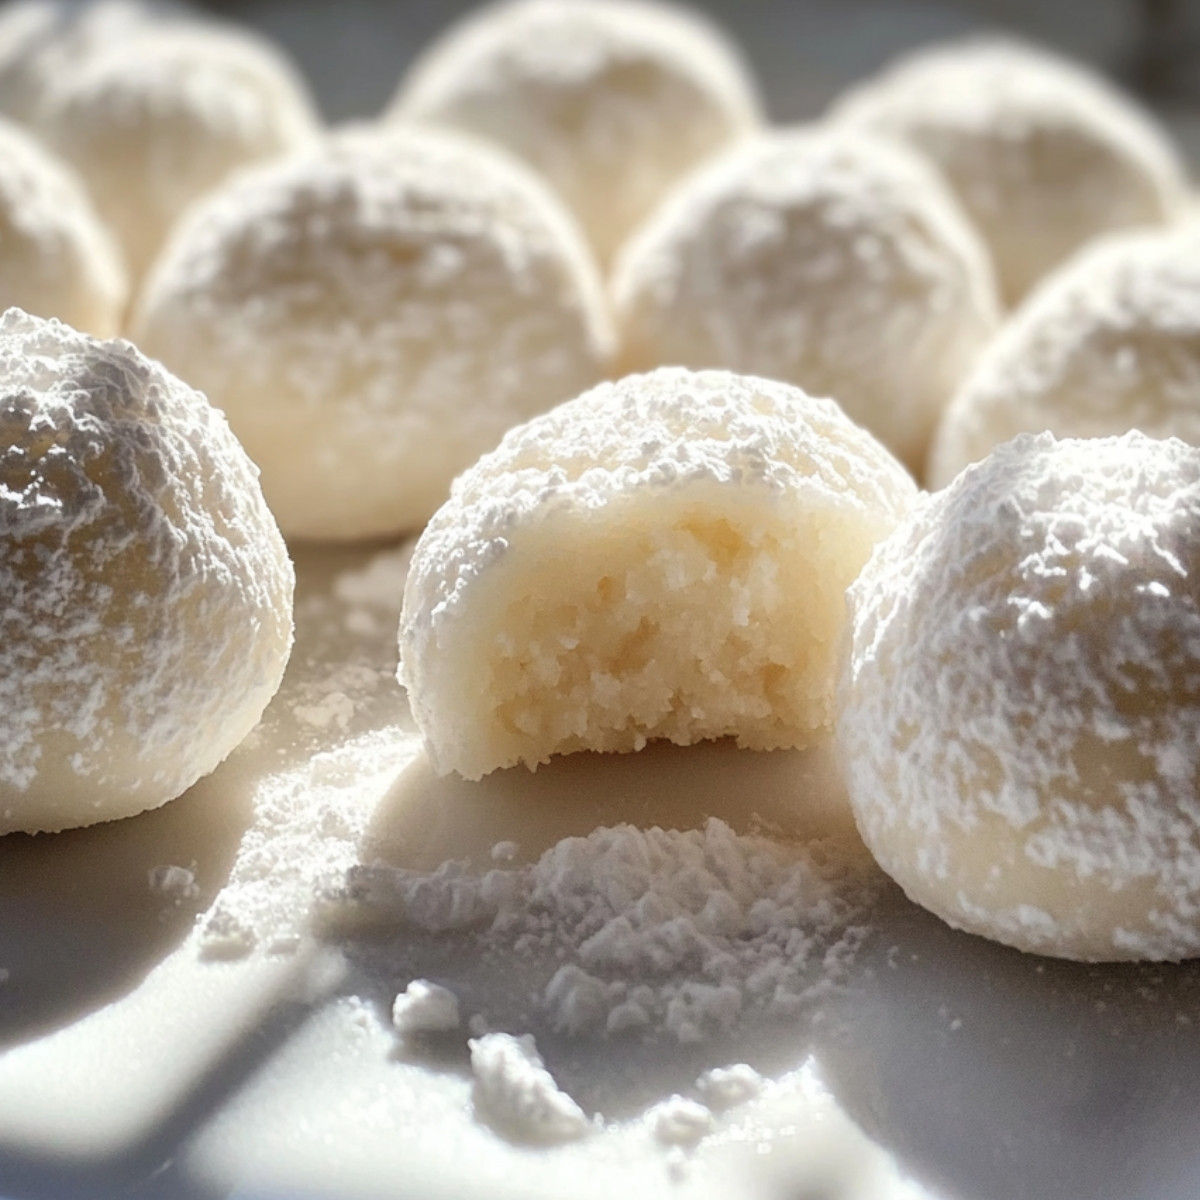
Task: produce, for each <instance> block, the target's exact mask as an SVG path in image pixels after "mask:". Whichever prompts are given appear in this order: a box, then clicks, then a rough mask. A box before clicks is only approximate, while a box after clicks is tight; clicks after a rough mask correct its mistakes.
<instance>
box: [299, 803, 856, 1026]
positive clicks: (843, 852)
mask: <svg viewBox="0 0 1200 1200" xmlns="http://www.w3.org/2000/svg"><path fill="white" fill-rule="evenodd" d="M875 879H876V876H875V874H874V873H873V872H871V871H869V869H868V868H867V867H866V866H865V864H864V862H863V859H862V857H861V855H860V854H858V853H856V852H855V847H853V846H852V845H849V844H842V843H839V842H837V841H835V840H832V839H831V840H827V841H823V842H818V843H813V844H810V845H808V846H796V845H787V844H783V843H779V842H776V841H773V840H771V839H769V838H766V837H762V836H753V835H750V836H747V835H739V834H737V833H735V832H734V831H733V830H732V829H731V828H730V827H729V825H727V824H726V823H725V822H724V821H721V820H718V819H716V818H712V819H710V820H709V821H707V822H706V823H705V825H704V827H703V828H702V829H691V830H664V829H659V828H651V829H639V828H636V827H635V826H632V825H619V826H615V827H611V828H600V829H596V830H595V831H594V832H592V833H591V834H589V835H588V836H587V837H571V838H565V839H563V840H562V841H560V842H558V843H557V844H556V845H554V846H552V847H551V848H550V849H549V850H547V851H546V853H545V854H543V855H542V856H541V858H539V859H538V861H537V862H536V863H533V864H532V865H528V866H523V867H515V868H510V869H504V868H500V867H493V868H492V869H490V870H486V871H483V872H478V871H474V870H472V869H471V867H470V866H469V865H468V864H467V863H465V862H458V861H450V862H446V863H443V864H442V865H441V866H439V867H438V868H437V869H436V870H434V871H430V872H420V871H409V870H404V869H400V868H395V867H390V866H383V865H361V864H356V865H355V866H353V867H352V868H351V869H350V870H349V871H348V872H347V873H346V874H345V875H344V876H343V878H342V879H341V880H339V881H338V882H337V883H336V884H335V885H334V886H333V887H331V888H330V889H328V890H327V891H326V892H325V894H324V895H323V896H322V901H321V903H322V909H323V914H322V915H323V918H324V919H325V920H326V921H329V922H332V923H333V927H335V928H337V927H340V926H343V925H344V923H345V921H346V920H347V918H348V917H353V919H355V920H365V921H368V922H369V923H371V924H372V925H374V926H376V927H378V925H379V924H380V923H381V922H383V923H386V922H394V923H396V924H397V925H399V926H401V927H409V928H412V929H415V930H420V931H425V932H433V933H449V932H452V931H463V930H469V929H476V930H477V931H478V932H477V933H476V939H477V945H478V947H479V951H480V953H482V954H484V955H486V956H491V957H504V958H509V959H515V960H516V961H517V962H518V963H523V969H524V970H526V971H528V975H529V978H531V979H532V978H535V977H537V975H538V965H539V964H542V969H543V971H544V970H545V969H546V968H545V966H544V964H547V963H549V964H551V965H553V970H552V973H551V974H550V975H549V978H548V979H546V980H545V982H544V983H543V984H542V986H541V988H540V990H539V992H538V995H537V998H536V1001H535V1004H534V1010H535V1012H536V1013H537V1014H538V1015H540V1016H542V1017H543V1019H545V1018H548V1019H549V1021H550V1023H551V1025H552V1027H553V1028H554V1029H555V1030H556V1031H558V1032H565V1033H568V1034H602V1035H622V1034H629V1035H634V1034H640V1035H652V1034H662V1033H665V1034H667V1035H668V1036H670V1037H672V1038H674V1039H676V1040H677V1041H679V1042H684V1043H696V1042H701V1041H703V1040H704V1039H705V1038H707V1037H709V1036H710V1035H713V1034H716V1033H728V1032H729V1031H730V1030H732V1029H733V1028H734V1027H735V1026H736V1025H737V1024H738V1022H739V1021H740V1020H742V1019H743V1018H744V1017H748V1016H750V1015H752V1014H753V1015H757V1016H765V1017H769V1018H780V1017H790V1016H795V1015H796V1014H797V1013H799V1012H801V1011H803V1009H804V1008H805V1007H806V1006H807V1005H810V1004H811V1003H812V1002H813V1001H814V1000H815V999H816V997H817V996H818V995H819V994H820V992H821V991H822V989H824V988H827V987H829V986H831V983H832V981H833V980H835V979H836V978H837V977H838V976H839V974H840V973H841V970H842V967H843V964H844V962H845V960H846V959H847V958H849V957H851V956H852V955H853V953H854V951H855V949H856V948H857V945H858V944H859V943H860V941H861V940H862V938H863V937H864V936H865V934H866V932H867V930H866V928H865V927H864V926H863V925H861V924H860V923H859V922H860V920H861V918H862V916H863V913H864V910H865V908H866V906H867V904H868V903H869V900H870V898H871V894H872V883H873V881H874V880H875ZM554 964H556V965H554Z"/></svg>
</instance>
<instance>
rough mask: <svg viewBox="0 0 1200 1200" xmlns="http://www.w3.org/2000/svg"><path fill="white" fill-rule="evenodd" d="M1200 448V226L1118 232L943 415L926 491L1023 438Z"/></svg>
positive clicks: (1040, 291) (1068, 276) (1052, 282)
mask: <svg viewBox="0 0 1200 1200" xmlns="http://www.w3.org/2000/svg"><path fill="white" fill-rule="evenodd" d="M1129 429H1140V430H1141V431H1142V432H1143V433H1146V434H1149V435H1151V436H1152V437H1172V436H1173V437H1178V438H1181V439H1182V440H1183V441H1185V442H1191V443H1192V444H1193V445H1200V225H1197V224H1188V225H1184V226H1182V227H1180V228H1178V229H1172V230H1152V231H1147V232H1139V233H1126V234H1114V235H1112V236H1111V237H1109V238H1106V239H1104V240H1103V241H1101V242H1098V243H1097V244H1096V245H1095V246H1090V247H1087V248H1086V249H1084V250H1082V251H1080V253H1079V254H1078V255H1077V256H1076V257H1075V258H1073V259H1072V260H1071V261H1070V262H1069V263H1068V264H1067V265H1065V266H1063V267H1061V268H1060V269H1059V270H1058V271H1056V272H1054V273H1053V274H1052V275H1051V276H1049V277H1048V278H1047V279H1046V280H1045V281H1044V283H1043V284H1042V285H1041V286H1040V287H1039V288H1037V289H1036V290H1035V291H1034V292H1033V293H1032V294H1031V295H1030V296H1029V298H1028V299H1027V300H1026V302H1025V303H1024V304H1023V305H1022V306H1021V308H1020V309H1019V310H1018V311H1017V312H1016V313H1015V314H1014V316H1013V318H1012V320H1011V321H1010V322H1009V324H1008V325H1007V326H1006V327H1005V328H1004V330H1003V331H1002V333H1001V334H1000V336H999V337H998V338H997V339H996V340H995V342H993V343H992V345H991V346H989V347H988V349H987V350H986V351H985V352H984V354H983V355H982V356H981V357H980V359H979V361H978V362H977V363H976V365H975V369H974V370H973V371H972V372H971V373H970V375H968V377H967V379H966V380H965V381H964V383H963V386H962V388H961V389H960V390H959V392H958V394H957V395H956V396H955V398H954V400H953V402H952V403H951V404H950V406H949V407H948V409H947V410H946V413H945V415H944V417H943V420H942V424H941V426H940V428H939V429H938V432H937V436H936V437H935V439H934V443H933V446H932V448H931V453H930V463H929V472H928V477H929V481H930V484H931V486H934V487H941V486H943V485H944V484H946V483H948V482H949V481H950V480H951V479H953V478H954V476H955V475H956V474H957V473H958V472H959V471H960V470H961V469H962V468H963V467H965V466H966V465H967V464H968V463H971V462H975V461H977V460H978V459H981V458H983V456H984V455H985V454H987V453H988V451H989V450H991V448H992V447H993V446H996V445H998V444H999V443H1001V442H1006V441H1008V440H1009V439H1010V438H1013V437H1016V435H1017V434H1018V433H1038V432H1041V431H1042V430H1049V431H1050V432H1051V433H1053V434H1055V435H1056V436H1057V437H1106V436H1116V435H1119V434H1122V433H1125V432H1126V431H1127V430H1129Z"/></svg>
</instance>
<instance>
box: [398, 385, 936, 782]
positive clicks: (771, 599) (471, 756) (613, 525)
mask: <svg viewBox="0 0 1200 1200" xmlns="http://www.w3.org/2000/svg"><path fill="white" fill-rule="evenodd" d="M915 495H916V487H915V485H914V484H913V482H912V480H911V478H910V477H909V475H908V474H907V473H906V472H905V470H904V468H903V467H901V466H900V464H899V463H898V462H897V461H896V460H895V459H894V458H893V457H892V456H891V454H889V453H888V451H887V450H885V449H884V447H883V446H882V445H880V443H879V442H877V441H876V440H875V439H874V438H873V437H872V436H871V435H870V434H868V433H867V432H866V431H865V430H863V429H861V428H860V427H859V426H857V425H855V424H853V423H852V422H851V421H850V420H849V418H848V417H846V415H845V414H844V413H843V412H842V410H841V409H840V408H839V407H838V406H837V405H836V404H835V403H833V402H832V401H829V400H814V399H812V398H810V397H809V396H807V395H806V394H805V393H803V392H802V391H800V390H799V389H798V388H794V387H791V386H789V385H787V384H783V383H778V382H774V381H768V380H762V379H754V378H749V377H743V376H737V375H732V374H729V373H727V372H721V371H709V372H700V373H695V372H691V371H686V370H682V369H664V370H660V371H656V372H653V373H652V374H649V375H640V376H638V375H635V376H629V377H626V378H625V379H622V380H620V381H618V382H616V383H605V384H601V385H600V386H598V387H596V388H594V389H593V390H592V391H590V392H587V393H585V394H584V395H582V396H580V397H579V398H578V399H576V400H574V401H571V402H570V403H567V404H563V405H560V406H559V407H558V408H556V409H554V410H553V411H551V412H549V413H546V414H544V415H542V416H541V417H538V418H535V419H534V420H533V421H530V422H529V423H528V424H526V425H524V426H521V427H520V428H518V429H515V430H513V431H511V432H510V433H509V434H508V435H507V436H506V437H505V439H504V441H503V442H502V443H501V444H500V446H499V448H498V449H497V450H495V451H494V452H493V453H491V454H488V455H486V456H485V457H484V458H482V459H481V460H480V461H479V462H478V463H476V464H475V466H473V467H472V468H471V469H470V470H468V471H466V472H465V473H464V474H463V475H461V476H460V477H459V478H458V479H457V480H456V481H455V484H454V488H453V490H452V492H451V496H450V499H449V501H448V502H447V503H446V504H445V505H444V506H443V507H442V508H441V509H440V510H439V511H438V512H437V514H436V515H435V516H434V517H433V519H432V520H431V521H430V523H429V525H428V527H427V528H426V530H425V532H424V534H423V535H422V536H421V539H420V541H419V542H418V543H417V546H416V549H415V552H414V554H413V559H412V565H411V568H410V573H409V576H408V581H407V584H406V588H405V594H404V610H403V614H402V616H401V621H400V655H401V665H400V674H399V677H400V680H401V682H402V683H403V684H404V685H405V687H407V689H408V694H409V700H410V702H411V704H412V708H413V712H414V715H415V717H416V720H417V723H418V725H419V727H420V729H421V731H422V732H423V733H424V735H425V738H426V743H427V748H428V752H429V754H430V757H431V760H432V762H433V764H434V766H435V768H436V769H437V770H438V771H440V772H442V773H446V772H449V771H455V772H458V773H459V774H461V775H463V776H465V777H466V778H468V779H477V778H479V777H480V776H482V775H484V774H487V773H488V772H490V771H493V770H495V769H496V768H498V767H506V766H511V765H514V764H516V763H524V764H526V765H527V766H529V767H531V768H533V767H535V766H536V765H537V764H538V763H541V762H545V761H547V760H548V759H549V758H550V756H551V755H553V754H564V753H569V752H571V751H574V750H617V751H628V750H637V749H640V748H641V747H642V746H643V745H645V743H646V742H647V741H648V740H649V739H652V738H663V739H669V740H671V741H673V742H676V743H679V744H682V745H686V744H690V743H692V742H696V741H700V740H703V739H706V738H720V737H727V736H728V737H734V738H736V739H737V741H738V743H739V744H740V745H742V746H746V747H751V748H754V749H772V748H777V747H784V746H797V745H803V744H805V743H806V742H808V741H810V740H811V739H812V738H814V737H815V736H816V735H817V734H818V733H819V732H821V731H823V730H825V729H826V728H827V727H828V724H829V721H830V716H831V709H832V689H833V678H834V668H835V662H836V646H837V641H838V636H839V633H840V630H841V626H842V623H843V616H844V606H845V605H844V593H845V589H846V586H847V585H848V584H849V583H850V582H851V580H853V578H854V577H855V575H856V574H857V573H858V571H859V569H860V567H861V566H862V564H863V562H864V561H865V560H866V558H867V556H868V554H869V553H870V550H871V547H872V545H873V544H874V543H875V542H876V541H877V540H878V539H879V538H881V537H882V536H884V534H886V533H887V532H888V531H890V530H891V529H892V527H893V526H894V525H895V524H896V523H897V522H898V521H899V519H900V517H901V516H902V515H903V514H904V513H905V512H906V511H907V510H908V508H909V506H910V505H911V503H912V502H913V499H914V497H915Z"/></svg>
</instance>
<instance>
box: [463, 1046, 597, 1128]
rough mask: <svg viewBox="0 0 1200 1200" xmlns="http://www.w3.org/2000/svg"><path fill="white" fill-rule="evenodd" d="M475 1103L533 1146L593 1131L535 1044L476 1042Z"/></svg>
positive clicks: (473, 1059)
mask: <svg viewBox="0 0 1200 1200" xmlns="http://www.w3.org/2000/svg"><path fill="white" fill-rule="evenodd" d="M470 1048H471V1070H472V1072H473V1073H474V1075H475V1102H476V1105H477V1106H478V1107H479V1108H480V1109H481V1110H483V1111H484V1112H485V1113H486V1115H487V1116H488V1117H489V1118H490V1119H491V1120H493V1121H495V1122H496V1123H497V1124H499V1125H501V1126H503V1127H504V1128H505V1129H506V1131H507V1132H509V1133H510V1134H512V1135H514V1136H516V1137H518V1138H520V1139H521V1140H522V1141H530V1142H566V1141H574V1140H575V1139H576V1138H580V1137H582V1136H583V1135H584V1134H585V1133H586V1132H587V1130H588V1119H587V1116H586V1115H585V1113H584V1111H583V1109H581V1108H580V1107H579V1105H578V1104H576V1103H575V1101H574V1100H572V1099H571V1097H570V1096H568V1095H567V1094H566V1092H564V1091H563V1090H562V1089H561V1088H560V1087H559V1086H558V1084H557V1083H555V1081H554V1076H552V1075H551V1074H550V1072H549V1071H547V1070H546V1066H545V1064H544V1063H543V1062H542V1059H541V1056H540V1055H539V1054H538V1052H537V1045H536V1043H535V1042H534V1039H533V1038H532V1037H531V1036H529V1035H528V1034H526V1035H525V1036H524V1037H514V1036H513V1035H512V1034H510V1033H488V1034H485V1035H484V1036H483V1037H479V1038H473V1039H472V1040H471V1042H470Z"/></svg>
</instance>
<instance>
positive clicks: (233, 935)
mask: <svg viewBox="0 0 1200 1200" xmlns="http://www.w3.org/2000/svg"><path fill="white" fill-rule="evenodd" d="M257 944H258V938H257V937H256V936H255V933H254V930H253V929H251V928H250V926H249V925H247V924H245V923H244V922H243V921H242V920H240V919H239V918H238V917H237V916H236V915H235V914H234V913H232V912H231V911H230V910H229V909H227V908H223V907H220V906H218V907H216V908H214V909H213V911H212V912H211V913H210V915H209V917H208V920H207V921H206V922H205V923H204V928H203V933H202V936H201V953H202V954H203V956H204V957H205V958H214V959H235V958H245V957H246V955H247V954H249V953H250V952H251V951H252V950H253V949H254V947H255V946H256V945H257Z"/></svg>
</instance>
